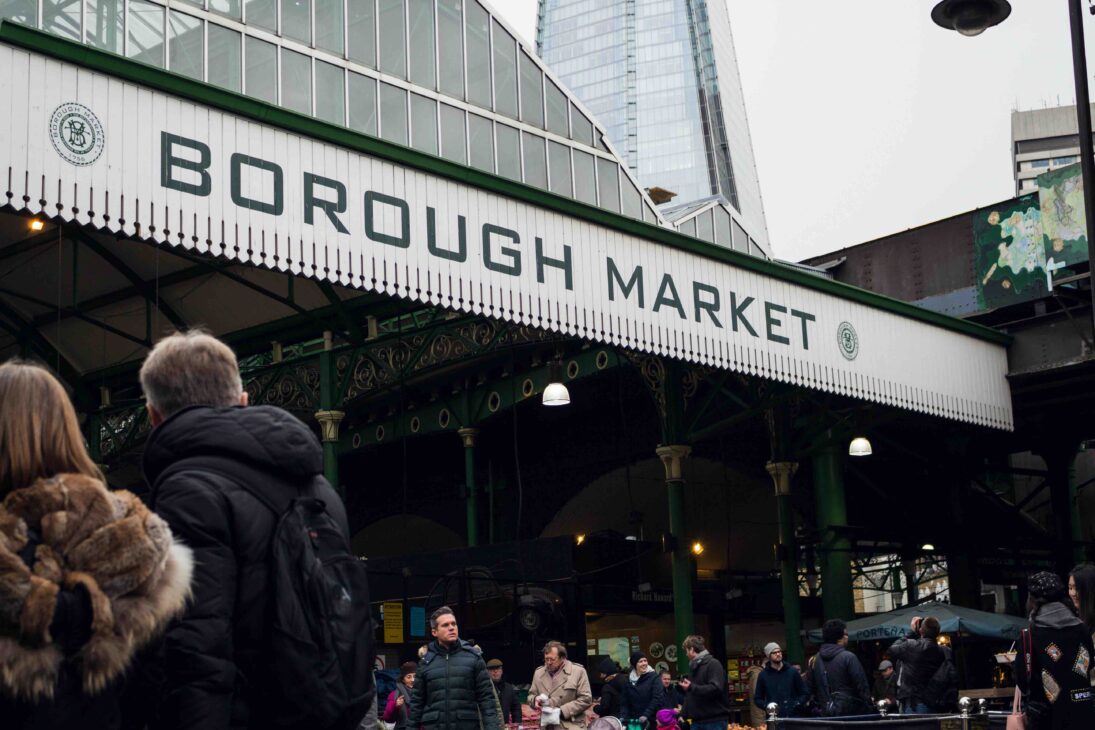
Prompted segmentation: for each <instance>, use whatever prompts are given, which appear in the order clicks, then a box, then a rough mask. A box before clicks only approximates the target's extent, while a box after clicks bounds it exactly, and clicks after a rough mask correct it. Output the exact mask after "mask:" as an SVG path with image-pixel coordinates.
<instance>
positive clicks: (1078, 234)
mask: <svg viewBox="0 0 1095 730" xmlns="http://www.w3.org/2000/svg"><path fill="white" fill-rule="evenodd" d="M1038 197H1039V199H1040V200H1041V202H1042V232H1043V234H1044V235H1045V240H1046V244H1047V245H1046V261H1047V265H1048V266H1050V267H1053V266H1054V264H1060V263H1063V264H1065V265H1069V264H1075V263H1080V262H1083V261H1087V232H1086V230H1085V228H1086V225H1087V224H1086V221H1085V220H1084V183H1083V178H1082V177H1081V175H1080V165H1079V164H1076V165H1069V166H1068V167H1062V168H1061V169H1059V170H1053V171H1051V172H1047V173H1045V174H1044V175H1039V176H1038ZM1050 259H1052V260H1053V263H1049V260H1050Z"/></svg>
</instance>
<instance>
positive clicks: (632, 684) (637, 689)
mask: <svg viewBox="0 0 1095 730" xmlns="http://www.w3.org/2000/svg"><path fill="white" fill-rule="evenodd" d="M664 693H665V692H664V689H663V688H662V683H661V680H660V679H658V673H657V672H655V671H654V668H653V667H651V666H650V660H649V659H647V658H646V655H645V654H643V653H642V652H640V651H637V652H635V653H634V654H632V655H631V674H630V675H628V678H627V686H626V688H625V689H624V700H623V707H622V709H621V710H620V719H621V720H639V721H640V722H641V723H642V724H643V727H647V726H651V727H652V726H653V722H654V713H656V712H657V711H658V709H659V708H661V706H662V696H663V695H664Z"/></svg>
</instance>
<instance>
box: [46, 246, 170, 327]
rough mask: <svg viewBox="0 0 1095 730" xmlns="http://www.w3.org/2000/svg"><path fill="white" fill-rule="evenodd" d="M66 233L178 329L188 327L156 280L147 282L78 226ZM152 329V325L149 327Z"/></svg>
mask: <svg viewBox="0 0 1095 730" xmlns="http://www.w3.org/2000/svg"><path fill="white" fill-rule="evenodd" d="M65 233H66V234H67V235H69V236H71V237H72V238H74V239H76V240H77V241H79V242H80V243H82V244H83V245H85V246H87V247H88V248H89V249H91V250H92V251H93V252H94V253H95V254H96V255H97V256H98V257H99V258H101V259H103V260H104V261H106V262H107V263H108V264H110V266H111V267H112V268H113V269H114V270H115V271H117V272H118V273H119V274H121V275H122V276H123V277H124V278H125V279H126V281H128V282H129V283H130V286H132V287H133V288H134V289H136V290H137V292H138V293H139V294H140V296H141V297H142V298H143V299H144V300H145V301H147V302H150V303H151V304H152V305H153V306H155V307H156V308H157V309H159V310H160V313H161V314H163V316H164V317H165V318H166V319H167V321H168V322H170V323H171V324H172V325H173V326H174V327H175V328H176V329H179V330H185V329H187V324H186V320H184V319H183V318H182V317H181V316H179V313H178V312H176V311H175V309H174V308H173V307H172V306H171V305H170V304H168V303H167V302H165V301H164V300H163V299H162V298H160V296H159V293H158V289H157V288H156V285H155V283H154V282H147V281H145V280H144V279H143V278H142V277H141V276H139V275H138V274H137V272H136V271H134V270H133V269H132V267H130V266H129V264H127V263H126V262H125V261H123V260H122V259H121V257H120V256H118V254H116V253H114V252H113V251H111V250H110V249H109V248H107V247H106V246H104V245H103V244H101V243H99V242H98V241H96V240H95V239H94V238H93V237H91V236H89V235H87V234H86V233H84V232H83V231H82V230H80V228H79V227H78V226H67V227H66V229H65ZM149 329H151V327H150V328H149Z"/></svg>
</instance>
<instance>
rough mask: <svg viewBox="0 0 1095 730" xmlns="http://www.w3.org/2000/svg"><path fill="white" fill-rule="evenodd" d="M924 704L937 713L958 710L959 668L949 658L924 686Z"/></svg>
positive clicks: (945, 659) (946, 657)
mask: <svg viewBox="0 0 1095 730" xmlns="http://www.w3.org/2000/svg"><path fill="white" fill-rule="evenodd" d="M923 700H924V704H926V705H927V706H928V707H929V708H930V709H932V710H933V711H935V712H954V711H955V710H956V709H957V708H958V667H956V666H954V662H953V661H951V658H950V657H949V656H944V659H943V663H942V664H940V665H939V668H938V669H936V670H935V674H933V675H932V676H931V679H929V680H928V683H927V684H926V685H925V686H924V697H923Z"/></svg>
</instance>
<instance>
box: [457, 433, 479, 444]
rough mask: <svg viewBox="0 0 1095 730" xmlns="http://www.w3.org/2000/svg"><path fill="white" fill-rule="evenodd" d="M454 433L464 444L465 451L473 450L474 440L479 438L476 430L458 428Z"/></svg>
mask: <svg viewBox="0 0 1095 730" xmlns="http://www.w3.org/2000/svg"><path fill="white" fill-rule="evenodd" d="M456 433H458V434H459V435H460V439H461V440H462V441H463V442H464V448H465V449H471V448H475V439H476V437H477V436H479V429H478V428H458V429H456Z"/></svg>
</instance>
